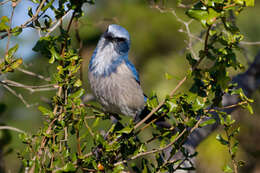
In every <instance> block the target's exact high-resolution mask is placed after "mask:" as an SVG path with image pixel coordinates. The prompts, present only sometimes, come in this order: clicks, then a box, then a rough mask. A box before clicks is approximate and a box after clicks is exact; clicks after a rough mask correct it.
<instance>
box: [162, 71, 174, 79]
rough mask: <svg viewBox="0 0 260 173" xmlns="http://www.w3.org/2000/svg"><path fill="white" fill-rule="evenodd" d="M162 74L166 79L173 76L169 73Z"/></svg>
mask: <svg viewBox="0 0 260 173" xmlns="http://www.w3.org/2000/svg"><path fill="white" fill-rule="evenodd" d="M164 76H165V79H167V80H171V79H172V78H173V76H172V75H170V74H169V73H167V72H166V73H164Z"/></svg>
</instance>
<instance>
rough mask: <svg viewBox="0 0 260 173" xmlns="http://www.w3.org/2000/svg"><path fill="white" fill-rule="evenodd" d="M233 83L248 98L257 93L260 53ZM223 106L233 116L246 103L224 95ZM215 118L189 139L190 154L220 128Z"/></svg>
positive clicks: (259, 80) (259, 76)
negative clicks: (214, 120)
mask: <svg viewBox="0 0 260 173" xmlns="http://www.w3.org/2000/svg"><path fill="white" fill-rule="evenodd" d="M232 82H234V83H237V84H238V86H237V87H238V88H242V89H243V91H244V93H245V94H246V96H247V97H250V96H251V95H252V94H253V92H255V91H256V90H257V89H258V88H259V87H260V51H259V53H258V55H257V56H256V57H255V60H254V62H253V63H252V65H251V66H250V67H249V69H248V70H247V71H246V72H245V73H242V74H239V75H237V76H235V77H234V78H233V81H232ZM222 104H223V106H224V107H223V109H225V110H224V111H225V112H226V113H227V114H231V113H232V112H233V111H234V110H235V109H237V108H238V106H239V105H242V104H244V103H243V102H240V99H239V98H238V97H237V96H234V95H224V96H223V101H222ZM209 111H212V110H209ZM214 118H215V119H216V120H217V121H216V123H215V124H212V125H208V126H205V127H203V128H199V129H196V130H195V131H194V132H193V133H192V134H191V135H190V136H189V137H188V139H187V141H186V142H185V144H184V147H185V148H186V149H187V150H188V151H189V152H190V153H194V152H195V150H196V147H197V146H198V145H199V144H200V143H201V142H202V141H204V140H205V139H206V138H207V137H208V136H209V135H210V134H212V133H213V132H214V131H215V130H216V129H217V128H218V126H219V125H220V123H219V119H218V116H217V115H215V116H214ZM204 120H207V119H204ZM169 153H170V151H167V152H166V153H165V154H166V155H168V156H169ZM177 158H179V159H184V158H185V156H183V155H182V154H181V153H178V155H177V156H174V157H173V158H172V160H176V159H177ZM191 161H192V163H193V164H195V158H194V159H192V160H191ZM185 164H186V163H185ZM187 172H188V171H186V173H187ZM183 173H184V172H183Z"/></svg>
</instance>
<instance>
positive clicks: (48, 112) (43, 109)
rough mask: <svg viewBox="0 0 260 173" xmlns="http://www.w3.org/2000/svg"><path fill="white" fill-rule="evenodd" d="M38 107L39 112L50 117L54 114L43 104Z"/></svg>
mask: <svg viewBox="0 0 260 173" xmlns="http://www.w3.org/2000/svg"><path fill="white" fill-rule="evenodd" d="M38 109H39V111H41V113H42V114H43V115H46V116H50V117H53V116H54V115H53V112H52V111H51V110H49V109H47V108H45V107H43V106H39V107H38Z"/></svg>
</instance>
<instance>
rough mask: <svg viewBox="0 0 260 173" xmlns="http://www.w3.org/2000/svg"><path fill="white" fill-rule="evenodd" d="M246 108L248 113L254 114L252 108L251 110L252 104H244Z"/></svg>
mask: <svg viewBox="0 0 260 173" xmlns="http://www.w3.org/2000/svg"><path fill="white" fill-rule="evenodd" d="M246 109H247V110H248V111H249V113H250V114H251V115H252V114H254V110H253V108H252V106H251V105H250V104H247V105H246Z"/></svg>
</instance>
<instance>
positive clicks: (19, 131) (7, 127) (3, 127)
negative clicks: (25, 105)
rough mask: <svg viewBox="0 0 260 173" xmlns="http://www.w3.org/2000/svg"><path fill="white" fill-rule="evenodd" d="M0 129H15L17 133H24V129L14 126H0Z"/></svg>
mask: <svg viewBox="0 0 260 173" xmlns="http://www.w3.org/2000/svg"><path fill="white" fill-rule="evenodd" d="M0 130H12V131H15V132H18V133H25V131H23V130H20V129H18V128H15V127H11V126H0Z"/></svg>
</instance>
